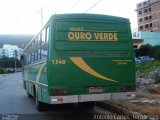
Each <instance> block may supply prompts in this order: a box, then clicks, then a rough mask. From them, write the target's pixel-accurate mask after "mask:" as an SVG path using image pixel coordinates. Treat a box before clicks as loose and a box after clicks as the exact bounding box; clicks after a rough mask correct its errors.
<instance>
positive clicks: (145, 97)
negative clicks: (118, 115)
mask: <svg viewBox="0 0 160 120" xmlns="http://www.w3.org/2000/svg"><path fill="white" fill-rule="evenodd" d="M154 73H155V74H154ZM154 75H156V76H157V75H160V70H156V71H153V72H151V73H150V74H149V75H148V76H146V77H145V78H137V90H136V97H135V99H133V100H116V101H112V103H113V104H114V105H117V106H118V107H121V108H122V109H126V110H128V111H133V112H138V113H140V114H142V115H150V116H159V119H160V84H154V78H155V76H154ZM146 81H147V82H146Z"/></svg>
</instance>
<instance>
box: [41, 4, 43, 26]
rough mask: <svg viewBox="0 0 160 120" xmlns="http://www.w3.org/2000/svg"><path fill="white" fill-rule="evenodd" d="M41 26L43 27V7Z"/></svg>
mask: <svg viewBox="0 0 160 120" xmlns="http://www.w3.org/2000/svg"><path fill="white" fill-rule="evenodd" d="M41 26H42V27H43V7H41Z"/></svg>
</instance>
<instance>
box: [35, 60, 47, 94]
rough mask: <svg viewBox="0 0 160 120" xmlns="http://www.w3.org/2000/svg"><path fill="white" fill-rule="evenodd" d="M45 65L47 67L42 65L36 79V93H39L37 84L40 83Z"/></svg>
mask: <svg viewBox="0 0 160 120" xmlns="http://www.w3.org/2000/svg"><path fill="white" fill-rule="evenodd" d="M45 65H46V63H44V64H42V66H41V68H40V69H39V71H38V74H37V77H36V84H35V87H36V92H37V91H38V84H37V83H38V82H39V78H40V75H41V73H42V70H43V68H44V66H45Z"/></svg>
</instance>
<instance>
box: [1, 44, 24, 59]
mask: <svg viewBox="0 0 160 120" xmlns="http://www.w3.org/2000/svg"><path fill="white" fill-rule="evenodd" d="M22 53H23V50H22V49H21V48H18V46H17V45H9V44H4V45H3V48H0V57H1V58H2V57H4V56H5V57H9V58H12V57H17V59H19V60H20V56H21V55H22Z"/></svg>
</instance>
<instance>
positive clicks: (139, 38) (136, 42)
mask: <svg viewBox="0 0 160 120" xmlns="http://www.w3.org/2000/svg"><path fill="white" fill-rule="evenodd" d="M132 39H133V46H134V48H139V47H140V46H141V45H145V44H150V45H152V46H155V45H160V33H158V32H133V33H132Z"/></svg>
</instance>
